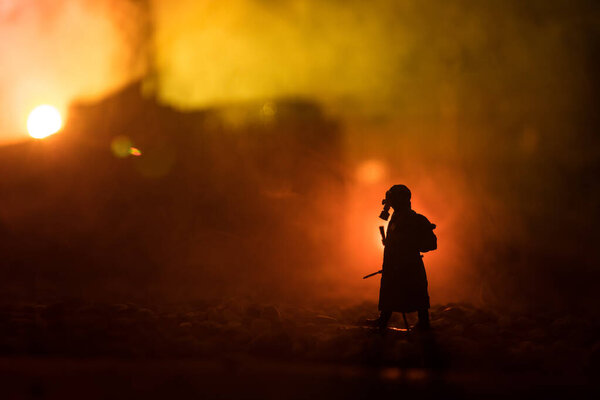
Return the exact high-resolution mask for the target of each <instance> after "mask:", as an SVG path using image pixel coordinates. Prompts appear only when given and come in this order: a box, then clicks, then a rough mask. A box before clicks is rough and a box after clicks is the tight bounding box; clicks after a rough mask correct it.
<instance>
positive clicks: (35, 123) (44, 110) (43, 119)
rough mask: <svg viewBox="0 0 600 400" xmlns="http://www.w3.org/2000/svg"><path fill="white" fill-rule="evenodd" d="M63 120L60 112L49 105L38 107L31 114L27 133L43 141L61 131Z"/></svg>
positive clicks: (28, 119)
mask: <svg viewBox="0 0 600 400" xmlns="http://www.w3.org/2000/svg"><path fill="white" fill-rule="evenodd" d="M61 126H62V118H61V117H60V113H59V112H58V110H57V109H56V108H54V107H52V106H49V105H42V106H38V107H36V108H34V109H33V111H31V113H29V117H28V118H27V131H29V136H31V137H33V138H36V139H43V138H45V137H48V136H50V135H52V134H54V133H56V132H58V131H59V130H60V128H61Z"/></svg>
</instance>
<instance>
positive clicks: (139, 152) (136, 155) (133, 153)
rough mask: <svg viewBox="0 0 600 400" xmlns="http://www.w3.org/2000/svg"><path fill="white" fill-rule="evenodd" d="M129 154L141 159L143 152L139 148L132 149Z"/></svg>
mask: <svg viewBox="0 0 600 400" xmlns="http://www.w3.org/2000/svg"><path fill="white" fill-rule="evenodd" d="M129 154H131V155H132V156H135V157H139V156H141V155H142V152H141V151H140V149H138V148H137V147H130V148H129Z"/></svg>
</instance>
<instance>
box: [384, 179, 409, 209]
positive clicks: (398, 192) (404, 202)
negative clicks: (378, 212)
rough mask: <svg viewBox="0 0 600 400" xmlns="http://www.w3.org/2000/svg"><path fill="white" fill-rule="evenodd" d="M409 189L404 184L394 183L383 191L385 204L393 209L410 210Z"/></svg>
mask: <svg viewBox="0 0 600 400" xmlns="http://www.w3.org/2000/svg"><path fill="white" fill-rule="evenodd" d="M410 196H411V194H410V190H409V189H408V188H407V187H406V186H404V185H394V186H392V187H391V188H390V190H388V191H387V192H385V204H387V205H389V206H390V207H392V208H393V209H394V211H401V210H410V208H411V205H410Z"/></svg>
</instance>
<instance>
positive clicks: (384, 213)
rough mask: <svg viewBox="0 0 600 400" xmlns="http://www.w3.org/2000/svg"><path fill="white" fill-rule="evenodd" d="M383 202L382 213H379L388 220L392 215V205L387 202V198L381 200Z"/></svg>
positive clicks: (383, 218) (380, 216)
mask: <svg viewBox="0 0 600 400" xmlns="http://www.w3.org/2000/svg"><path fill="white" fill-rule="evenodd" d="M381 204H383V210H381V214H379V218H381V219H382V220H384V221H387V220H388V218H389V217H390V205H389V204H386V201H385V199H383V200H381Z"/></svg>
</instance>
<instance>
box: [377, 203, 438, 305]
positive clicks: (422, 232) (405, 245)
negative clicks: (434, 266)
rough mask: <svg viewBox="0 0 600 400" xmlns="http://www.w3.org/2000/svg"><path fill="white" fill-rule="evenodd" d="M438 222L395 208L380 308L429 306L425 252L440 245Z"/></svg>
mask: <svg viewBox="0 0 600 400" xmlns="http://www.w3.org/2000/svg"><path fill="white" fill-rule="evenodd" d="M434 228H435V225H433V224H431V223H430V222H429V220H428V219H427V218H425V217H424V216H423V215H421V214H417V213H416V212H414V211H413V210H410V211H409V212H407V213H403V214H399V213H398V212H394V214H393V215H392V219H391V220H390V223H389V225H388V228H387V234H386V239H385V249H384V252H383V273H382V275H381V287H380V289H379V310H382V311H397V312H413V311H418V310H422V309H428V308H429V294H428V293H427V275H426V274H425V266H424V265H423V258H422V256H421V252H425V251H429V250H434V249H435V248H437V238H436V237H435V234H434V233H433V229H434Z"/></svg>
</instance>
